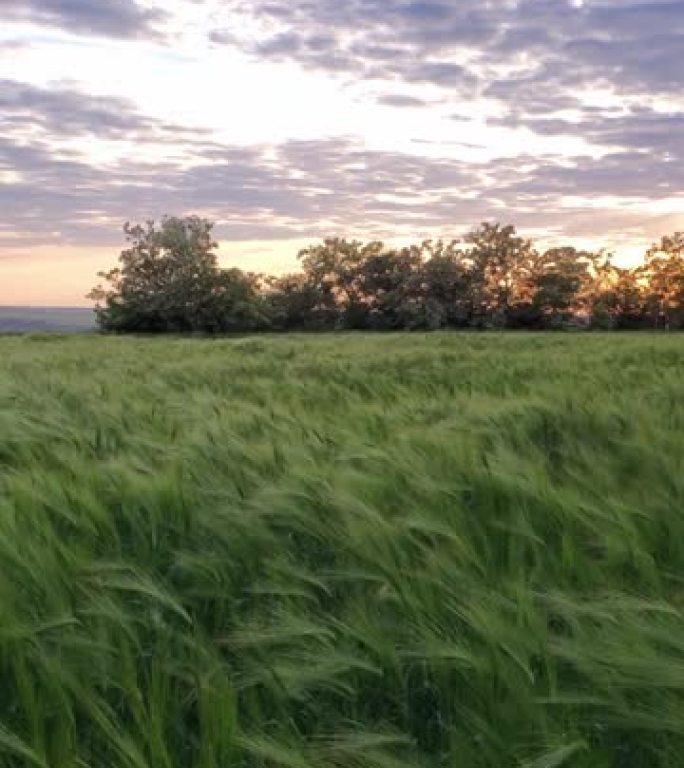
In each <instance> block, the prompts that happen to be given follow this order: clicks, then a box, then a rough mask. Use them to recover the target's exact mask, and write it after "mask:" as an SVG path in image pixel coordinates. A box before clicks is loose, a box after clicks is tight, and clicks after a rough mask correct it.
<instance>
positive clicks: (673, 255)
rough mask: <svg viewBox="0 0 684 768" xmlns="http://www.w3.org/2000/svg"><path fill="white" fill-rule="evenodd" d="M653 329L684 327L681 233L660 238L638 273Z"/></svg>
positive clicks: (682, 244)
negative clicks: (645, 291) (643, 281)
mask: <svg viewBox="0 0 684 768" xmlns="http://www.w3.org/2000/svg"><path fill="white" fill-rule="evenodd" d="M641 273H642V274H643V276H644V278H645V279H646V280H647V281H648V298H647V303H648V304H649V306H650V307H651V315H652V320H653V324H654V325H655V327H656V328H658V327H662V328H666V329H669V328H684V232H676V233H675V234H674V235H671V236H668V237H663V238H662V239H661V240H660V242H659V243H656V244H654V245H653V246H651V248H650V249H649V251H648V253H647V254H646V264H645V265H644V267H643V269H642V270H641Z"/></svg>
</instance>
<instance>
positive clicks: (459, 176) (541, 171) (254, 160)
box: [0, 138, 677, 248]
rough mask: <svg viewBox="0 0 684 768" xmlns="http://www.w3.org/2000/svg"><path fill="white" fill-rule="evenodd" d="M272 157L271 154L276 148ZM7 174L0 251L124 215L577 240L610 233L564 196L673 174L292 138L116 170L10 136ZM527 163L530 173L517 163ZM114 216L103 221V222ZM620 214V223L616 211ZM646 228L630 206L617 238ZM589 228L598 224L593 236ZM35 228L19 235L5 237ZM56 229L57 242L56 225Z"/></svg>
mask: <svg viewBox="0 0 684 768" xmlns="http://www.w3.org/2000/svg"><path fill="white" fill-rule="evenodd" d="M273 153H275V154H273ZM0 169H4V170H13V171H15V173H16V175H17V178H16V180H15V181H13V182H11V183H6V184H4V185H2V186H0V211H2V214H1V215H0V246H3V247H5V248H10V247H11V246H12V245H17V244H24V245H27V244H31V243H33V244H45V243H54V242H60V243H81V244H85V243H94V242H97V243H112V244H116V243H118V242H120V229H119V222H122V221H124V220H126V219H144V218H147V217H153V218H157V217H159V216H160V215H162V214H164V213H184V212H199V213H202V214H204V215H208V216H210V217H212V218H213V219H215V220H217V221H219V222H221V224H220V227H219V228H218V234H219V236H220V237H222V238H227V239H248V238H255V239H268V238H269V237H274V238H275V237H277V238H283V237H303V236H307V237H320V236H323V235H325V234H330V233H331V232H339V233H345V234H349V233H352V234H355V235H357V236H362V237H388V236H391V235H393V234H396V232H397V231H400V230H401V229H402V228H404V231H405V228H406V227H410V228H411V231H412V232H413V233H414V235H415V236H423V235H428V234H430V233H434V232H436V231H437V232H442V231H445V230H446V231H449V232H458V231H462V230H463V229H465V228H467V227H468V226H470V225H472V224H473V223H476V222H477V221H479V220H483V219H490V218H503V219H506V220H513V221H515V222H516V223H519V224H520V225H521V226H523V227H525V226H534V227H538V226H539V225H540V222H543V226H544V227H546V228H548V229H549V230H551V231H553V230H554V229H557V230H558V231H560V232H565V233H566V234H568V235H572V234H578V233H579V234H581V233H582V232H580V231H579V230H580V229H581V230H583V231H587V232H589V231H590V230H591V233H592V234H594V235H597V234H601V235H604V234H610V233H609V232H606V221H607V219H608V218H610V216H613V217H614V218H615V217H617V214H615V215H613V214H607V213H606V212H605V211H601V210H599V209H596V210H593V211H587V210H582V209H579V208H578V209H577V210H568V209H567V208H564V207H563V206H562V205H561V198H563V197H567V196H570V195H572V196H579V197H583V196H584V197H588V198H591V197H594V196H596V195H603V194H608V195H610V194H614V193H615V190H620V193H621V194H624V195H636V196H649V197H651V198H657V197H658V196H672V195H673V194H676V193H677V190H676V188H675V186H674V169H673V168H672V167H671V165H669V164H668V163H666V162H664V161H655V162H649V163H643V162H642V160H641V156H640V154H639V153H638V152H625V153H615V154H613V155H609V156H608V157H606V158H604V159H603V160H601V161H598V160H593V159H592V158H577V159H576V160H575V162H574V163H573V164H569V162H568V160H567V158H553V157H546V158H542V159H540V158H538V157H533V156H530V157H524V158H518V159H514V160H502V161H499V162H496V163H489V164H476V163H466V162H461V161H452V160H440V159H432V158H424V157H416V156H411V155H407V154H401V153H395V152H380V151H370V150H368V149H364V148H363V147H361V146H359V145H357V144H355V143H353V142H351V141H348V140H342V139H339V140H320V141H296V142H288V143H285V144H283V145H281V146H278V147H249V148H237V147H232V148H231V147H219V146H216V145H206V146H205V147H203V148H202V147H198V148H197V157H196V161H195V163H194V164H193V165H191V167H187V164H186V163H184V164H183V165H181V164H178V163H175V162H165V163H156V164H154V165H141V164H137V163H133V162H131V161H124V160H122V161H120V162H119V163H118V164H117V165H115V166H110V167H108V168H107V169H103V168H97V167H93V166H91V165H89V164H88V163H87V162H86V161H85V160H84V159H83V158H81V157H79V156H78V155H77V154H76V153H75V152H72V153H71V154H70V155H63V154H58V153H56V152H55V150H54V149H51V148H50V147H49V146H48V145H47V144H45V143H42V144H40V143H39V144H34V145H31V146H17V145H16V143H13V142H12V141H11V140H8V139H4V140H3V139H1V138H0ZM521 169H524V170H521ZM101 216H103V217H105V219H104V221H103V223H98V218H97V217H101ZM615 220H617V218H615ZM642 225H644V221H641V220H640V219H639V217H638V215H637V214H634V213H633V212H632V213H625V214H624V215H622V214H621V218H620V224H619V228H618V229H617V230H616V232H615V235H616V237H617V236H618V235H619V234H620V232H621V231H623V230H624V229H625V228H626V227H627V226H632V227H635V228H638V227H640V226H642ZM592 227H593V230H592ZM8 231H15V232H16V231H19V232H24V233H27V234H26V235H25V236H24V238H23V239H22V240H20V241H17V240H16V239H7V238H6V236H3V232H5V233H6V232H8ZM55 231H58V232H59V233H60V235H59V238H58V240H56V239H55V236H54V234H53V233H54V232H55Z"/></svg>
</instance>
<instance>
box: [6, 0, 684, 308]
mask: <svg viewBox="0 0 684 768" xmlns="http://www.w3.org/2000/svg"><path fill="white" fill-rule="evenodd" d="M683 51H684V0H662V1H660V0H0V304H20V303H21V304H26V303H31V304H61V305H75V304H84V303H85V302H84V300H83V295H84V293H85V292H87V290H88V289H89V288H90V287H91V286H92V285H93V283H94V282H95V280H96V278H95V273H96V272H97V271H98V270H99V269H103V268H105V267H108V266H112V265H113V264H114V262H115V260H116V256H117V253H118V251H119V250H120V248H121V245H122V233H121V225H122V223H123V222H124V221H125V220H127V219H131V220H142V219H146V218H159V217H160V216H161V215H163V214H165V213H169V214H182V213H199V214H202V215H205V216H208V217H210V218H212V219H213V220H215V221H216V222H217V236H218V238H219V240H220V241H221V258H222V262H223V263H225V264H236V265H238V266H241V267H243V268H246V269H252V270H266V269H268V270H273V271H283V270H286V269H289V268H292V267H293V266H294V265H295V264H296V258H295V256H296V252H297V250H298V248H300V247H301V246H302V245H303V244H305V243H307V242H310V241H311V240H313V239H316V238H319V237H322V236H326V235H330V234H346V235H353V236H356V237H359V238H382V239H393V240H396V241H398V242H401V241H403V240H409V239H416V238H423V237H425V236H428V235H435V236H458V235H459V234H462V233H463V232H465V231H466V230H467V229H468V228H469V227H470V226H471V225H474V224H477V223H478V222H480V221H483V220H501V221H504V222H512V223H515V224H516V225H517V226H518V227H519V229H520V230H521V231H523V232H524V233H525V234H528V235H530V236H533V237H537V238H542V239H543V241H544V242H548V243H552V242H556V241H561V240H562V241H566V240H569V241H572V242H574V243H575V244H578V245H582V246H586V245H592V246H596V247H599V246H605V247H608V248H611V249H613V250H614V251H615V252H616V253H617V254H618V257H619V258H620V259H621V260H623V261H625V262H629V261H630V260H632V261H633V260H634V259H635V258H637V255H638V254H639V253H640V252H641V251H642V250H643V248H644V247H645V246H646V245H647V244H648V243H649V242H650V241H651V240H653V239H654V238H655V237H656V236H658V235H660V234H666V233H669V232H673V231H675V230H677V229H682V228H684V169H683V161H684V66H683V65H682V52H683Z"/></svg>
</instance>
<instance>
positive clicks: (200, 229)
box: [90, 216, 262, 332]
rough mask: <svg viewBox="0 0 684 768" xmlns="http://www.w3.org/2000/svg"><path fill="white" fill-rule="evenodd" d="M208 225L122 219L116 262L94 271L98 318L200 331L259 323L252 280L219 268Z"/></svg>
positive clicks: (115, 326)
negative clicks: (106, 269) (97, 280)
mask: <svg viewBox="0 0 684 768" xmlns="http://www.w3.org/2000/svg"><path fill="white" fill-rule="evenodd" d="M212 228H213V225H212V223H211V222H209V221H207V220H206V219H202V218H199V217H197V216H187V217H184V218H178V217H166V218H164V219H162V221H161V224H160V225H159V226H156V225H155V223H154V222H153V221H148V222H146V223H145V224H144V225H140V224H136V225H132V224H130V223H126V224H125V225H124V232H125V234H126V239H127V241H128V248H126V249H124V250H123V251H122V252H121V255H120V256H119V262H120V266H118V267H116V268H115V269H113V270H111V271H110V272H106V273H99V276H100V277H101V278H103V279H104V280H105V281H106V283H107V284H108V285H107V286H106V287H103V286H102V285H100V286H98V287H97V288H95V289H94V290H93V291H92V292H91V294H90V298H92V299H94V300H95V301H96V302H97V305H98V306H97V310H96V312H97V319H98V322H99V324H100V327H101V328H102V329H103V330H106V331H147V332H150V331H152V332H154V331H205V332H216V331H223V330H234V329H237V328H238V327H239V328H241V329H242V328H245V329H246V328H254V327H257V326H258V325H259V323H260V321H261V315H262V313H261V312H260V307H259V302H260V297H259V295H258V292H257V287H256V280H255V278H254V277H253V276H250V275H245V274H243V273H242V272H241V271H240V270H236V269H231V270H222V269H220V268H219V266H218V262H217V258H216V253H215V249H216V247H217V244H216V243H215V242H214V240H213V238H212Z"/></svg>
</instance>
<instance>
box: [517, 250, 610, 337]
mask: <svg viewBox="0 0 684 768" xmlns="http://www.w3.org/2000/svg"><path fill="white" fill-rule="evenodd" d="M599 259H600V254H594V253H590V252H588V251H578V250H577V249H575V248H572V247H568V246H565V247H559V248H549V249H548V250H546V251H544V253H543V254H541V255H540V256H539V257H538V258H537V259H536V260H535V262H534V265H533V268H532V274H531V275H530V278H529V286H530V289H531V290H530V293H531V298H530V306H531V307H532V309H533V312H534V315H535V317H536V320H537V323H538V324H539V326H540V327H544V328H548V327H551V328H558V327H562V326H563V325H565V324H567V323H568V322H570V321H571V320H572V319H573V318H579V317H588V315H589V314H590V303H589V300H588V292H589V291H590V288H591V285H592V282H593V279H594V276H593V272H592V270H593V269H594V268H595V266H596V264H597V263H598V260H599Z"/></svg>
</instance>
